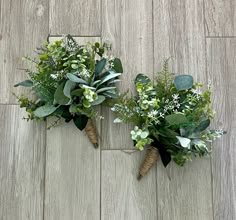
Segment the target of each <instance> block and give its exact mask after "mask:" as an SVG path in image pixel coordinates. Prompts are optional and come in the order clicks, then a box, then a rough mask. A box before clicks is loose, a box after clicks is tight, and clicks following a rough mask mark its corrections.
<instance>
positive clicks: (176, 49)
mask: <svg viewBox="0 0 236 220" xmlns="http://www.w3.org/2000/svg"><path fill="white" fill-rule="evenodd" d="M153 14H154V39H155V40H154V60H155V62H154V64H155V66H154V67H155V70H159V69H160V68H161V66H162V63H163V60H164V59H165V58H168V57H171V60H170V67H171V69H172V71H173V72H174V73H177V74H179V73H185V74H190V75H193V76H194V79H195V80H198V81H199V80H200V81H201V82H204V83H206V81H207V80H206V78H207V76H206V69H205V68H206V64H205V35H204V13H203V1H202V0H194V1H188V0H185V1H183V0H176V1H171V0H167V1H166V0H161V1H154V13H153ZM167 173H169V176H170V177H171V180H169V177H168V175H167ZM159 183H160V184H159ZM157 196H158V197H157V204H158V205H157V210H158V219H160V220H166V219H175V220H183V219H186V220H192V219H196V220H197V219H204V220H210V219H212V204H211V202H209V201H211V170H210V160H209V159H208V160H206V161H196V162H195V161H194V163H193V164H191V163H189V164H186V167H184V168H182V169H181V168H179V167H177V165H175V164H171V165H170V167H169V168H168V169H167V170H166V172H165V171H164V168H163V166H161V164H160V165H158V168H157Z"/></svg>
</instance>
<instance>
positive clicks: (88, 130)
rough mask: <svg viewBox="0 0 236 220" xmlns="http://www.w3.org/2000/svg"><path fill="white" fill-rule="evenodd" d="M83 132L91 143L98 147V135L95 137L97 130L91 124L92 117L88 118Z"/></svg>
mask: <svg viewBox="0 0 236 220" xmlns="http://www.w3.org/2000/svg"><path fill="white" fill-rule="evenodd" d="M84 130H85V133H86V134H87V136H88V138H89V140H90V141H91V143H92V144H93V146H94V147H95V148H98V137H97V130H96V127H95V126H94V124H93V121H92V119H90V118H89V119H88V122H87V125H86V127H85V129H84Z"/></svg>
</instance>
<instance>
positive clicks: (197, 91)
mask: <svg viewBox="0 0 236 220" xmlns="http://www.w3.org/2000/svg"><path fill="white" fill-rule="evenodd" d="M191 91H192V93H193V94H196V95H201V94H202V91H201V90H200V89H199V88H197V89H192V90H191Z"/></svg>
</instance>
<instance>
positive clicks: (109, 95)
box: [102, 91, 118, 99]
mask: <svg viewBox="0 0 236 220" xmlns="http://www.w3.org/2000/svg"><path fill="white" fill-rule="evenodd" d="M102 94H103V95H104V96H106V97H109V98H112V99H116V98H117V97H118V95H117V93H113V92H112V91H106V92H104V93H102Z"/></svg>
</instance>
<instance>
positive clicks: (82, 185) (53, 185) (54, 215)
mask: <svg viewBox="0 0 236 220" xmlns="http://www.w3.org/2000/svg"><path fill="white" fill-rule="evenodd" d="M55 39H58V38H50V41H53V40H55ZM99 40H100V38H89V37H85V38H84V37H83V38H79V37H78V38H76V41H77V42H78V43H85V42H87V41H90V42H93V41H99ZM52 122H53V120H52V119H51V120H50V121H48V125H49V124H51V123H52ZM96 127H97V129H98V133H100V121H99V120H97V123H96ZM45 219H47V220H52V219H57V220H60V219H61V220H64V219H70V220H77V219H81V220H83V219H85V220H87V219H94V220H96V219H100V149H94V147H93V145H92V144H91V143H90V141H89V140H88V137H87V136H86V135H85V133H84V132H81V131H80V130H78V129H77V128H76V127H75V125H74V124H73V123H72V122H70V123H69V124H66V123H64V122H61V124H60V125H59V126H57V127H54V128H52V129H50V130H48V131H47V150H46V184H45Z"/></svg>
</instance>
